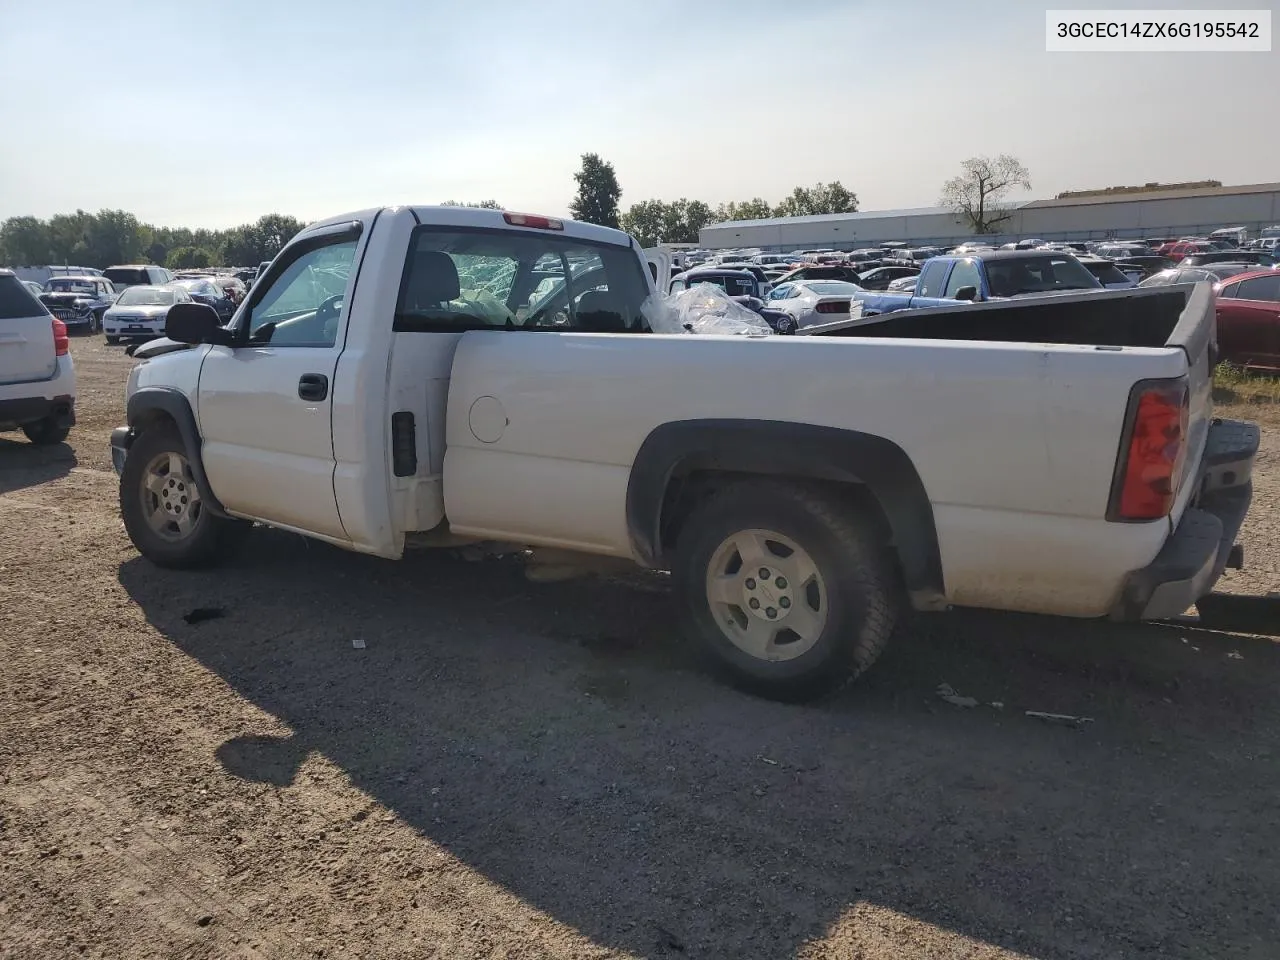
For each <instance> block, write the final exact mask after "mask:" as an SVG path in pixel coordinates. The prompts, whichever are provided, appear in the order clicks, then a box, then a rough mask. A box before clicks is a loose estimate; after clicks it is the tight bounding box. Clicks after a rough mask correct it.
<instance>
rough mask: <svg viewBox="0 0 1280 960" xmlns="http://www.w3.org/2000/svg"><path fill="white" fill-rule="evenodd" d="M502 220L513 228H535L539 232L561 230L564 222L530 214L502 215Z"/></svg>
mask: <svg viewBox="0 0 1280 960" xmlns="http://www.w3.org/2000/svg"><path fill="white" fill-rule="evenodd" d="M502 219H503V220H505V221H507V223H509V224H511V225H512V226H513V227H536V228H537V229H539V230H563V229H564V221H563V220H556V219H555V218H554V217H539V216H537V215H535V214H532V213H504V214H503V215H502Z"/></svg>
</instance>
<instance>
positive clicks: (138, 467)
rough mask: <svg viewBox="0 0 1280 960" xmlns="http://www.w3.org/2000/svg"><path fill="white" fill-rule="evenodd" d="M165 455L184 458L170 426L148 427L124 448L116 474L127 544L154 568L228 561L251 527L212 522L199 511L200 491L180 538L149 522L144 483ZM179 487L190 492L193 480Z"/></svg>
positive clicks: (217, 519)
mask: <svg viewBox="0 0 1280 960" xmlns="http://www.w3.org/2000/svg"><path fill="white" fill-rule="evenodd" d="M166 453H175V454H178V455H180V456H181V457H183V458H184V459H185V457H186V456H187V450H186V445H185V444H184V443H183V442H182V437H181V435H180V434H179V433H178V430H177V428H176V427H174V426H172V425H169V424H163V425H157V426H153V427H150V428H149V429H147V430H145V431H144V432H143V433H142V434H141V435H140V436H139V437H138V438H137V439H136V440H134V441H133V444H132V445H131V446H130V447H129V454H128V456H127V457H126V458H125V461H124V469H123V470H121V472H120V515H121V517H122V518H123V519H124V527H125V530H126V531H127V532H128V534H129V539H130V540H132V541H133V545H134V546H135V547H137V548H138V552H139V553H141V554H142V555H143V556H144V557H146V558H147V559H148V560H150V561H151V562H152V563H154V564H155V565H156V566H158V567H169V568H172V569H190V568H195V567H206V566H212V565H213V564H216V563H218V562H220V561H222V560H225V559H227V558H229V557H230V556H231V555H232V554H233V553H234V552H235V551H236V550H237V548H239V546H240V545H241V544H242V543H243V542H244V539H245V537H246V536H247V535H248V533H249V531H250V529H252V526H253V525H252V524H250V523H248V522H246V521H243V520H230V519H226V518H224V517H215V516H214V515H213V514H211V513H210V512H209V511H208V509H206V508H205V507H204V504H203V500H204V498H205V496H206V494H205V493H204V491H200V494H201V500H202V503H201V507H200V510H199V512H198V514H197V516H196V517H195V519H194V523H193V525H192V527H191V529H190V531H189V532H187V533H186V534H185V535H179V534H171V535H170V536H168V537H166V536H163V535H161V534H160V533H159V532H158V531H156V530H155V529H154V528H153V527H152V526H151V524H150V523H149V522H148V520H147V510H146V507H145V505H144V499H143V491H144V481H145V479H146V475H147V470H148V467H149V466H150V464H151V463H152V461H154V460H155V459H156V458H157V457H159V456H161V455H163V454H166ZM183 482H184V483H188V484H191V485H192V486H195V481H194V479H192V478H190V477H189V476H187V477H185V478H184V479H183Z"/></svg>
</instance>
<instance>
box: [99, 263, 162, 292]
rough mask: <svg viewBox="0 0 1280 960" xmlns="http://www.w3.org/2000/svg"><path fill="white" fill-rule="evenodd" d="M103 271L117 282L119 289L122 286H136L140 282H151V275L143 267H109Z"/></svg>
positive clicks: (108, 277)
mask: <svg viewBox="0 0 1280 960" xmlns="http://www.w3.org/2000/svg"><path fill="white" fill-rule="evenodd" d="M102 273H103V276H105V277H106V278H107V279H108V280H110V281H111V282H112V283H113V284H115V286H116V289H117V290H119V289H120V288H121V287H136V286H137V285H138V284H141V283H150V282H151V277H150V276H148V274H147V271H146V270H144V269H142V268H141V267H108V268H107V269H106V270H104V271H102Z"/></svg>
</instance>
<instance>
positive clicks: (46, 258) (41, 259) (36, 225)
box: [0, 217, 52, 267]
mask: <svg viewBox="0 0 1280 960" xmlns="http://www.w3.org/2000/svg"><path fill="white" fill-rule="evenodd" d="M51 260H52V251H51V249H50V245H49V225H48V224H47V223H45V222H44V221H43V220H38V219H36V218H35V217H10V218H9V219H8V220H6V221H5V222H4V224H3V225H0V263H8V264H12V265H14V266H18V267H33V266H37V265H40V264H45V263H49V262H50V261H51Z"/></svg>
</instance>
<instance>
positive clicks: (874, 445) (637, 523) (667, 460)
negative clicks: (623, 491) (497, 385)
mask: <svg viewBox="0 0 1280 960" xmlns="http://www.w3.org/2000/svg"><path fill="white" fill-rule="evenodd" d="M696 471H724V472H730V473H746V474H760V475H765V476H775V477H793V478H800V479H808V480H824V481H835V482H840V483H851V484H859V485H862V486H864V487H866V488H867V490H868V491H869V492H870V493H871V495H872V496H873V497H875V499H876V501H877V502H878V503H879V505H880V509H881V510H882V511H883V512H884V516H885V519H886V520H887V521H888V524H889V529H890V531H891V533H892V536H893V542H894V545H895V547H896V548H897V551H898V556H899V559H900V562H901V565H902V573H903V578H904V580H905V581H906V584H905V585H906V587H907V590H908V592H909V593H910V594H911V597H912V601H913V603H914V604H915V606H916V607H918V608H921V609H933V608H936V607H940V606H945V599H944V598H945V596H946V594H945V590H944V583H943V576H942V557H941V552H940V550H939V547H938V533H937V528H936V527H935V525H934V519H933V504H932V503H931V502H930V500H929V495H928V492H927V491H926V490H925V487H924V483H923V481H921V479H920V474H919V473H918V472H917V471H916V468H915V464H913V463H912V462H911V458H910V457H909V456H907V454H906V452H905V451H904V450H903V449H902V448H901V447H899V446H898V445H897V444H896V443H894V442H893V441H891V440H887V439H885V438H884V437H879V436H875V435H873V434H869V433H861V432H859V431H856V430H844V429H840V428H838V427H824V426H817V425H814V424H803V423H788V422H785V421H777V420H680V421H674V422H671V423H665V424H662V425H661V426H659V427H657V428H655V429H654V430H653V432H652V433H650V434H649V436H648V437H646V438H645V441H644V443H643V444H641V446H640V450H639V452H638V453H637V454H636V459H635V461H634V463H633V464H632V467H631V477H630V480H629V481H628V484H627V528H628V531H629V534H630V537H631V543H632V548H633V550H634V552H635V555H636V556H637V557H638V558H639V559H640V560H641V562H642V563H644V564H646V565H648V566H655V567H660V566H662V565H663V561H664V559H665V557H664V549H663V545H662V534H661V531H662V510H663V505H664V502H665V498H666V494H667V489H668V487H669V485H670V483H671V481H672V479H673V478H677V477H679V476H682V475H685V474H689V473H693V472H696Z"/></svg>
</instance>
